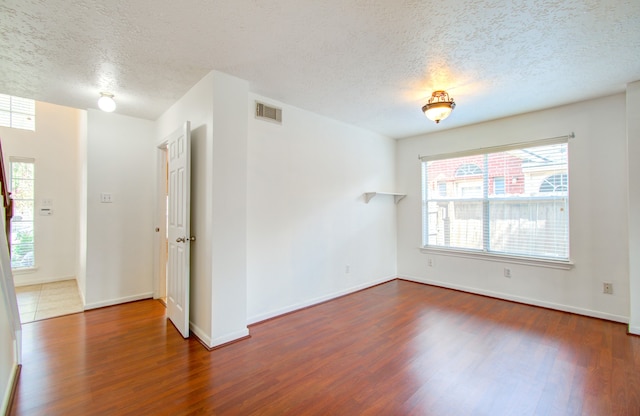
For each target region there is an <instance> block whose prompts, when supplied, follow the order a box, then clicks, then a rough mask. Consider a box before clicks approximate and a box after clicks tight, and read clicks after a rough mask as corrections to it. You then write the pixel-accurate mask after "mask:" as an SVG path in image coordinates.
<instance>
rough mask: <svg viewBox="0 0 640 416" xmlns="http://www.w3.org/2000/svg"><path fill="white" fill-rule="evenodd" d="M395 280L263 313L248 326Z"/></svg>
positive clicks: (370, 283)
mask: <svg viewBox="0 0 640 416" xmlns="http://www.w3.org/2000/svg"><path fill="white" fill-rule="evenodd" d="M395 279H397V277H396V276H395V275H394V276H387V277H383V278H382V279H378V280H374V281H372V282H367V283H364V284H361V285H358V286H353V287H350V288H348V289H344V290H340V291H337V292H333V293H330V294H328V295H325V296H320V297H317V298H313V299H310V300H308V301H305V302H300V303H295V304H293V305H289V306H286V307H284V308H280V309H276V310H273V311H270V312H266V313H263V314H260V315H255V316H251V317H249V318H248V319H247V325H252V324H255V323H257V322H261V321H265V320H267V319H271V318H275V317H276V316H280V315H284V314H286V313H289V312H294V311H297V310H299V309H304V308H308V307H309V306H313V305H317V304H319V303H323V302H326V301H328V300H332V299H335V298H338V297H340V296H344V295H348V294H350V293H354V292H357V291H359V290H363V289H367V288H370V287H373V286H377V285H379V284H382V283H387V282H390V281H392V280H395Z"/></svg>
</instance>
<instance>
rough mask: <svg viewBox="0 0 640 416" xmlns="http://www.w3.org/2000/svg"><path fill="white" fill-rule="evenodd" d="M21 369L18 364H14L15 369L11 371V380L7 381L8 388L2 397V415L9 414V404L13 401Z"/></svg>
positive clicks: (0, 409)
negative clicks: (12, 397)
mask: <svg viewBox="0 0 640 416" xmlns="http://www.w3.org/2000/svg"><path fill="white" fill-rule="evenodd" d="M18 371H19V367H18V364H17V363H13V368H12V369H11V374H9V380H7V388H6V389H5V391H4V394H3V395H2V407H1V408H0V414H3V415H8V414H9V402H10V401H11V396H12V395H13V389H14V388H15V386H16V381H17V380H16V378H17V377H18Z"/></svg>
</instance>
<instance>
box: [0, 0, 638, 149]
mask: <svg viewBox="0 0 640 416" xmlns="http://www.w3.org/2000/svg"><path fill="white" fill-rule="evenodd" d="M212 69H216V70H219V71H222V72H226V73H229V74H232V75H235V76H237V77H240V78H243V79H246V80H248V81H249V82H250V86H251V90H252V91H254V92H256V93H259V94H262V95H265V96H267V97H270V98H273V99H277V100H280V101H283V102H286V103H288V104H292V105H295V106H297V107H300V108H304V109H307V110H310V111H313V112H316V113H319V114H323V115H326V116H328V117H332V118H335V119H338V120H342V121H344V122H347V123H351V124H355V125H358V126H360V127H363V128H366V129H369V130H373V131H376V132H379V133H381V134H384V135H387V136H389V137H394V138H399V137H406V136H410V135H415V134H419V133H424V132H431V131H435V130H437V129H443V128H450V127H456V126H461V125H466V124H471V123H476V122H481V121H485V120H490V119H495V118H500V117H504V116H509V115H513V114H518V113H523V112H527V111H532V110H538V109H542V108H548V107H552V106H556V105H561V104H566V103H570V102H575V101H580V100H584V99H589V98H594V97H599V96H604V95H609V94H612V93H616V92H621V91H624V89H625V85H626V84H627V83H629V82H633V81H637V80H640V1H639V0H608V1H606V0H605V1H603V0H555V1H552V0H458V1H456V0H454V1H448V2H442V1H439V0H438V1H436V0H423V1H417V0H323V1H314V0H270V1H258V0H253V1H250V0H236V1H212V0H186V1H179V2H178V1H168V0H137V1H131V0H109V1H101V2H97V1H91V0H89V1H68V0H64V1H63V0H2V1H1V2H0V92H2V93H5V94H12V95H18V96H23V97H29V98H35V99H37V100H40V101H47V102H51V103H55V104H60V105H65V106H70V107H76V108H83V109H84V108H95V106H96V101H97V98H98V93H99V92H100V91H109V92H112V93H113V94H115V98H116V101H117V103H118V109H117V110H116V112H117V113H120V114H126V115H131V116H135V117H141V118H147V119H156V118H157V117H158V116H160V115H161V114H162V113H163V112H164V111H165V110H166V109H167V108H168V107H169V106H170V105H171V104H172V103H174V102H175V101H176V100H177V99H179V98H180V97H181V96H182V95H183V94H184V93H185V92H186V91H187V90H188V89H189V88H190V87H191V86H193V85H194V84H195V83H196V82H197V81H199V80H200V79H201V78H202V77H203V76H204V75H205V74H207V73H208V72H209V71H211V70H212ZM435 89H446V90H447V91H448V92H449V93H450V94H451V96H452V97H454V98H455V100H456V103H457V107H456V109H455V111H454V112H453V114H452V115H451V117H449V118H448V119H447V120H445V121H443V122H442V123H441V124H440V125H438V126H436V125H435V124H433V123H432V122H430V121H429V120H427V119H426V118H425V117H424V115H423V114H422V113H421V111H420V107H421V106H422V105H423V104H424V103H425V102H426V99H427V98H428V97H429V96H430V95H431V91H433V90H435Z"/></svg>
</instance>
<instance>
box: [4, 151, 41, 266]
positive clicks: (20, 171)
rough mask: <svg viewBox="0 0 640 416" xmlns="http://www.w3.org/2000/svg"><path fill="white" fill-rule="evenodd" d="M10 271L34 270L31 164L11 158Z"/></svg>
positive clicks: (33, 170) (30, 160) (33, 191)
mask: <svg viewBox="0 0 640 416" xmlns="http://www.w3.org/2000/svg"><path fill="white" fill-rule="evenodd" d="M10 160H11V197H12V199H13V218H12V219H11V268H13V269H23V268H30V267H35V256H34V254H35V249H34V248H35V245H34V212H35V163H34V160H33V159H19V158H11V159H10Z"/></svg>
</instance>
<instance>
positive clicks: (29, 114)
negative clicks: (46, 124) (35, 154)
mask: <svg viewBox="0 0 640 416" xmlns="http://www.w3.org/2000/svg"><path fill="white" fill-rule="evenodd" d="M0 95H3V96H5V97H8V98H9V108H8V109H7V110H0V111H2V112H4V113H6V114H8V116H9V124H6V125H5V124H1V125H0V127H6V128H10V129H17V130H25V131H32V132H35V131H36V100H34V99H32V98H24V97H18V96H15V95H9V94H0ZM14 99H19V100H25V101H29V102H31V103H32V104H33V112H23V111H19V109H16V108H15V107H16V106H14ZM14 114H17V115H21V116H26V117H27V118H30V120H31V121H32V122H33V125H30V126H29V127H23V126H17V125H15V123H14V120H13V115H14Z"/></svg>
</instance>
